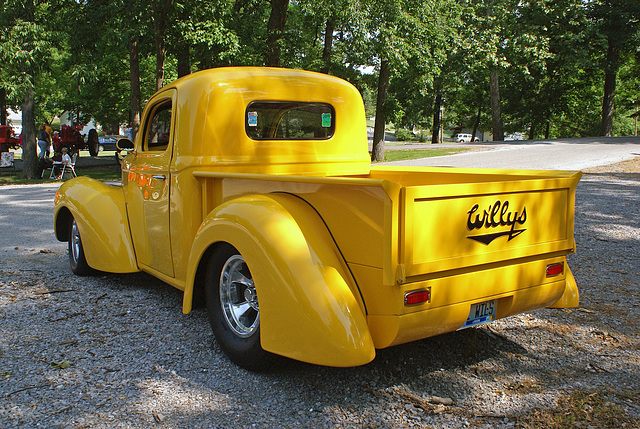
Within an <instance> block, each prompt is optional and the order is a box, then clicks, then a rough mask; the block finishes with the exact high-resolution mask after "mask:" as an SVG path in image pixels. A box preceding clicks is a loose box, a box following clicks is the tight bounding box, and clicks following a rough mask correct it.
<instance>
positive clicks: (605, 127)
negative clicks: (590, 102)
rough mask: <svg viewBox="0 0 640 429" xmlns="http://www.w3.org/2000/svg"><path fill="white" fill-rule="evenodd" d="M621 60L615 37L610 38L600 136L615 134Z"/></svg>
mask: <svg viewBox="0 0 640 429" xmlns="http://www.w3.org/2000/svg"><path fill="white" fill-rule="evenodd" d="M619 60H620V50H619V49H618V47H617V46H616V45H615V41H614V40H613V36H609V47H608V49H607V60H606V61H607V63H606V69H605V74H604V97H603V99H602V122H601V124H600V135H601V136H605V137H611V135H612V133H613V111H614V105H613V102H614V99H615V97H616V75H617V74H618V66H619V62H620V61H619Z"/></svg>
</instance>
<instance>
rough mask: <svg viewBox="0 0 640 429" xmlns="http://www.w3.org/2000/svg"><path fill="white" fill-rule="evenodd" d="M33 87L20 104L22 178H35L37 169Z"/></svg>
mask: <svg viewBox="0 0 640 429" xmlns="http://www.w3.org/2000/svg"><path fill="white" fill-rule="evenodd" d="M34 93H35V91H34V89H33V88H29V89H28V90H27V95H26V96H25V98H24V103H23V104H22V178H23V179H35V178H36V177H35V176H36V171H37V170H38V155H37V154H36V122H35V119H34V109H35V96H34Z"/></svg>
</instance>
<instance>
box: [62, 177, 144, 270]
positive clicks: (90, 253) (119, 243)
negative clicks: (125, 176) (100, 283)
mask: <svg viewBox="0 0 640 429" xmlns="http://www.w3.org/2000/svg"><path fill="white" fill-rule="evenodd" d="M72 218H73V219H75V220H76V223H77V225H78V230H79V231H80V237H82V245H83V247H84V253H85V258H86V259H87V263H88V264H89V266H90V267H91V268H93V269H96V270H100V271H107V272H112V273H132V272H136V271H139V270H138V267H137V264H136V258H135V253H134V251H133V245H132V244H131V235H130V232H129V224H128V221H127V211H126V206H125V199H124V193H123V192H122V188H121V187H118V186H110V185H106V184H104V183H102V182H100V181H98V180H94V179H91V178H89V177H78V178H75V179H72V180H69V181H67V182H65V183H64V184H63V185H62V186H60V189H58V192H57V193H56V198H55V206H54V210H53V219H54V231H55V234H56V238H57V239H58V240H60V241H69V223H70V222H71V219H72Z"/></svg>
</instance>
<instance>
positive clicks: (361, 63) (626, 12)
mask: <svg viewBox="0 0 640 429" xmlns="http://www.w3.org/2000/svg"><path fill="white" fill-rule="evenodd" d="M158 4H159V3H158ZM151 9H152V8H151V7H150V6H149V2H143V1H141V0H95V1H86V0H83V1H77V0H55V1H53V0H27V1H26V2H24V1H18V0H3V1H2V2H0V25H1V26H2V28H3V31H2V32H1V33H0V61H1V64H2V66H1V67H0V87H2V88H4V89H6V92H7V104H8V105H10V106H14V107H18V106H19V105H20V104H21V103H22V102H23V100H24V97H25V94H26V93H27V91H28V90H29V88H35V106H36V121H37V122H41V121H43V120H50V119H52V118H53V117H55V116H59V115H61V114H62V113H63V112H65V111H68V112H72V113H73V115H74V117H77V118H79V119H80V120H81V121H82V122H86V121H88V120H89V119H90V118H94V119H95V120H96V121H97V122H99V123H101V124H103V125H106V124H109V123H124V122H127V121H128V118H129V109H130V98H131V88H130V69H129V66H130V64H129V43H130V41H131V40H133V39H136V40H138V42H139V43H138V46H139V58H140V78H141V79H140V80H141V82H140V83H141V93H142V94H141V98H142V100H146V99H148V98H149V97H150V96H151V95H152V93H153V92H154V91H155V76H154V73H155V67H156V62H155V60H156V59H155V46H154V36H155V33H154V25H153V24H154V17H153V16H152V12H151ZM270 12H271V3H270V2H269V1H265V0H234V1H230V0H212V1H208V0H189V1H187V0H173V2H171V4H170V10H169V13H168V18H167V19H168V22H167V25H166V31H165V34H164V40H165V46H166V53H167V56H166V60H165V63H164V69H165V75H164V76H165V77H164V82H169V81H171V80H173V79H175V78H177V76H178V73H179V70H180V67H184V65H185V64H186V65H187V67H188V69H189V70H190V71H197V70H201V69H205V68H210V67H219V66H236V65H257V66H260V65H263V64H264V58H265V45H266V42H267V22H268V19H269V15H270ZM639 17H640V2H638V1H637V0H589V1H583V0H538V1H533V0H524V1H522V0H493V1H492V2H485V1H482V0H415V1H409V0H389V1H377V0H359V1H355V2H354V1H348V0H314V1H311V0H297V1H290V2H289V6H288V9H287V20H286V26H285V29H284V34H283V38H282V39H281V40H280V42H279V43H280V47H281V50H282V57H281V64H282V66H283V67H292V68H299V69H306V70H314V71H323V72H326V71H328V72H329V73H330V74H333V75H336V76H339V77H342V78H344V79H347V80H349V81H350V82H352V83H353V84H354V85H356V87H357V88H358V89H359V90H360V91H361V93H362V94H363V100H364V102H365V108H366V113H367V117H373V116H376V112H375V100H376V92H377V85H378V76H377V72H378V71H379V67H380V64H381V61H383V60H388V61H389V65H390V81H389V94H388V98H387V100H386V102H385V103H384V105H383V111H381V112H378V114H379V115H380V116H382V117H386V119H387V122H393V123H395V124H396V125H397V126H399V127H400V128H406V129H414V127H417V128H422V129H424V128H430V127H431V126H432V120H433V117H434V113H435V109H438V106H437V105H436V104H435V100H436V96H440V97H441V98H442V100H443V106H444V125H445V130H447V129H450V128H455V127H462V128H465V129H472V128H473V127H474V126H475V124H476V121H478V126H479V127H480V129H485V130H486V129H488V128H489V127H490V123H491V106H490V103H489V101H490V100H489V85H488V82H489V72H490V71H491V70H498V71H499V75H500V90H501V108H502V118H503V123H504V129H505V131H506V132H508V133H510V132H515V131H520V132H528V133H529V134H530V135H531V134H533V135H534V136H535V137H541V136H544V135H548V136H549V137H572V136H586V135H596V134H598V132H599V127H600V117H601V114H602V104H603V103H602V100H603V83H604V72H605V69H606V68H607V67H612V66H615V70H616V71H617V89H616V99H615V106H616V110H615V114H614V127H613V130H614V133H616V134H630V133H632V132H634V125H635V121H634V119H633V118H630V117H629V116H630V115H631V114H633V113H634V112H635V104H634V100H635V101H636V102H637V100H638V99H639V98H640V96H639V95H638V94H639V93H638V88H639V87H640V82H639V79H640V78H639V77H638V76H640V67H639V66H638V59H639V58H640V53H639V52H640V24H639V22H640V19H639ZM327 41H330V42H331V45H330V46H328V45H326V42H327ZM610 41H612V42H611V43H613V46H614V47H615V48H616V49H617V50H618V51H619V56H618V57H615V58H614V59H616V58H617V59H616V63H615V64H613V65H612V64H611V61H612V59H611V58H610V57H609V56H608V52H607V49H608V44H609V42H610ZM328 48H330V49H328ZM372 71H373V72H372ZM183 73H184V72H183ZM399 132H400V133H402V132H403V131H399ZM423 138H424V136H423Z"/></svg>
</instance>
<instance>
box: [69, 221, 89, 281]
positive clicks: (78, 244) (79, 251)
mask: <svg viewBox="0 0 640 429" xmlns="http://www.w3.org/2000/svg"><path fill="white" fill-rule="evenodd" d="M68 249H69V265H71V270H72V271H73V272H74V274H77V275H79V276H86V275H88V274H91V273H93V270H92V269H91V267H89V264H87V259H86V258H85V256H84V247H83V245H82V238H81V237H80V230H79V229H78V224H77V223H76V220H75V219H71V222H69V242H68Z"/></svg>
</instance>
